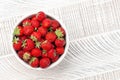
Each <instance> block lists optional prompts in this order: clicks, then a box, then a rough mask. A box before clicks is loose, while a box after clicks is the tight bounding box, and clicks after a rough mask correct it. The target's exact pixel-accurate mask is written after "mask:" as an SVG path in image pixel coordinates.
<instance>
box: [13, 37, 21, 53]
mask: <svg viewBox="0 0 120 80" xmlns="http://www.w3.org/2000/svg"><path fill="white" fill-rule="evenodd" d="M21 46H22V42H21V41H20V40H19V38H16V37H14V38H13V47H14V49H15V50H17V51H18V50H20V49H21Z"/></svg>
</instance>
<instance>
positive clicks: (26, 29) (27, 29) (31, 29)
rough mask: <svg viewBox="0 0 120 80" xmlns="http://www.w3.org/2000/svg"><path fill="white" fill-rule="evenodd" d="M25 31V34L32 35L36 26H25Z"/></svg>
mask: <svg viewBox="0 0 120 80" xmlns="http://www.w3.org/2000/svg"><path fill="white" fill-rule="evenodd" d="M23 31H24V34H25V35H31V33H32V32H33V31H34V28H33V27H32V26H25V27H24V28H23Z"/></svg>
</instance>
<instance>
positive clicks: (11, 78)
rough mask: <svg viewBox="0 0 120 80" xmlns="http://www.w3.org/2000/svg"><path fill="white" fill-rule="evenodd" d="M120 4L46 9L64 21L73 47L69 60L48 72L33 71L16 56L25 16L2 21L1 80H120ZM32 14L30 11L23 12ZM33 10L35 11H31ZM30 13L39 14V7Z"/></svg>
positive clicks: (94, 0) (110, 0) (94, 2)
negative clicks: (18, 27)
mask: <svg viewBox="0 0 120 80" xmlns="http://www.w3.org/2000/svg"><path fill="white" fill-rule="evenodd" d="M119 5H120V1H119V0H106V1H104V0H101V2H100V1H98V0H89V1H88V2H83V3H77V4H74V5H69V6H66V7H60V8H53V9H44V11H46V12H49V13H51V14H54V15H56V16H57V17H58V18H60V19H62V20H63V22H64V23H65V25H66V28H67V30H68V33H69V39H70V46H69V50H68V53H67V56H66V57H65V59H64V60H63V61H62V62H61V63H60V64H59V65H58V66H56V67H55V68H53V69H51V70H47V71H33V70H30V69H27V68H26V67H24V66H23V65H22V64H20V63H19V62H18V61H17V59H16V58H15V57H14V56H12V51H11V49H10V43H11V42H10V41H9V40H10V37H11V33H12V32H13V29H14V27H15V26H14V24H15V23H16V22H17V21H18V20H19V19H20V18H21V17H22V16H23V15H19V16H14V17H9V18H8V17H6V18H5V17H1V19H0V38H1V39H0V45H1V47H0V56H1V57H0V80H39V79H43V80H118V79H119V78H120V70H119V67H120V30H119V29H120V10H119V9H120V6H119ZM25 10H28V9H26V8H24V9H23V11H25ZM29 10H32V11H29ZM29 10H28V12H36V11H39V8H38V7H36V8H34V10H33V8H30V9H29Z"/></svg>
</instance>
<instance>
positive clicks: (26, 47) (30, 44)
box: [22, 39, 35, 51]
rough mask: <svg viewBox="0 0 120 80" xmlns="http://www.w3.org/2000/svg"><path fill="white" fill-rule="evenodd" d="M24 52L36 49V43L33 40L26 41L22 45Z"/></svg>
mask: <svg viewBox="0 0 120 80" xmlns="http://www.w3.org/2000/svg"><path fill="white" fill-rule="evenodd" d="M22 47H23V50H24V51H30V50H32V49H33V48H34V47H35V44H34V42H33V41H32V40H31V39H25V40H24V41H23V44H22Z"/></svg>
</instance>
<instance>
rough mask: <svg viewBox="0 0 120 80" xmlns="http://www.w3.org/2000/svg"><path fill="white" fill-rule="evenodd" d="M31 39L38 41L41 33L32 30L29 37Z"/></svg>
mask: <svg viewBox="0 0 120 80" xmlns="http://www.w3.org/2000/svg"><path fill="white" fill-rule="evenodd" d="M30 38H31V39H32V40H33V41H38V40H40V39H41V34H40V33H39V32H33V33H32V34H31V37H30Z"/></svg>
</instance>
